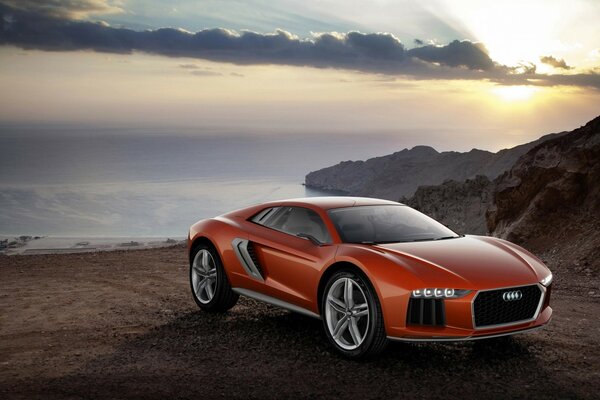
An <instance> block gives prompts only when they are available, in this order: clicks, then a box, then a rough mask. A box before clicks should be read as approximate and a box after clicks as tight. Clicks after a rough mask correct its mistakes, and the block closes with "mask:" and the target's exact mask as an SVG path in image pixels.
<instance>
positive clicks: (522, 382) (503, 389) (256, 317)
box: [0, 247, 600, 400]
mask: <svg viewBox="0 0 600 400" xmlns="http://www.w3.org/2000/svg"><path fill="white" fill-rule="evenodd" d="M552 267H553V268H554V272H555V277H556V278H555V287H554V291H553V308H554V311H555V316H554V319H553V321H552V322H551V323H550V325H548V326H547V327H546V328H545V329H542V330H539V331H536V332H531V333H528V334H523V335H520V336H515V337H514V338H512V339H507V340H495V341H479V342H468V343H460V344H419V345H417V344H402V343H394V344H392V345H390V346H389V347H388V349H387V351H386V352H385V353H384V354H383V355H382V356H380V357H378V358H376V359H373V360H368V361H362V362H356V361H348V360H346V359H343V358H341V357H339V356H338V355H337V354H336V353H334V352H333V351H332V349H331V347H330V346H329V344H328V343H327V341H326V338H325V335H324V333H323V331H322V326H321V322H320V321H318V320H313V319H310V318H307V317H303V316H300V315H296V314H291V313H289V312H287V311H283V310H279V309H276V308H274V307H271V306H267V305H263V304H259V303H257V302H255V301H252V300H248V299H243V298H242V299H240V301H239V303H238V305H237V306H236V307H234V308H233V309H232V310H231V311H230V312H229V313H227V314H224V315H214V314H208V313H204V312H201V311H200V310H198V309H197V307H196V306H195V304H194V302H193V301H192V298H191V294H190V293H189V287H188V281H187V262H186V255H185V250H184V249H183V248H181V247H174V248H165V249H152V250H130V251H115V252H103V253H88V254H70V255H69V254H55V255H28V256H11V257H7V256H0V282H2V286H1V288H2V290H1V293H0V297H1V302H0V366H1V368H0V397H1V398H3V399H31V398H44V399H49V398H107V399H108V398H110V399H112V398H126V397H135V398H150V399H163V398H172V397H178V398H196V399H198V398H201V399H212V398H228V399H229V398H364V399H369V398H398V397H406V398H454V397H459V398H474V397H477V398H484V397H485V398H487V399H494V398H498V399H503V400H504V399H507V398H542V397H552V398H590V399H591V398H597V395H598V393H599V392H600V366H599V365H600V320H599V319H598V318H597V316H598V315H599V314H600V288H599V284H598V276H597V275H596V272H594V271H590V272H589V273H587V274H579V273H573V272H572V271H571V270H570V266H568V265H556V266H552Z"/></svg>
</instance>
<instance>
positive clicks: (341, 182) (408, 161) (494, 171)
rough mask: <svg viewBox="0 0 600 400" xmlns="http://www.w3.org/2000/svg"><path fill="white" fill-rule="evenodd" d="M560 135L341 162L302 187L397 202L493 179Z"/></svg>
mask: <svg viewBox="0 0 600 400" xmlns="http://www.w3.org/2000/svg"><path fill="white" fill-rule="evenodd" d="M562 134H564V133H559V134H551V135H546V136H544V137H542V138H540V139H538V140H536V141H534V142H531V143H526V144H523V145H520V146H516V147H513V148H511V149H505V150H501V151H499V152H498V153H492V152H489V151H483V150H477V149H473V150H471V151H469V152H466V153H460V152H456V151H446V152H441V153H440V152H438V151H436V150H435V149H433V148H432V147H429V146H416V147H413V148H412V149H410V150H409V149H404V150H402V151H399V152H396V153H394V154H390V155H387V156H383V157H375V158H371V159H369V160H367V161H344V162H341V163H339V164H337V165H334V166H331V167H327V168H323V169H321V170H318V171H313V172H310V173H309V174H308V175H306V178H305V185H306V186H308V187H313V188H317V189H320V190H329V191H336V192H340V193H346V194H350V195H355V196H368V197H379V198H384V199H389V200H397V199H399V198H400V197H403V196H412V195H413V193H414V192H415V191H416V190H417V188H418V187H419V186H423V185H438V184H441V183H443V182H445V181H447V180H455V181H459V182H464V181H465V180H466V179H473V178H475V177H476V176H477V175H484V176H487V177H488V178H490V179H494V178H496V177H497V176H498V175H500V174H502V173H503V172H504V171H506V170H507V169H509V168H510V167H511V166H512V165H513V164H514V162H515V161H516V160H517V159H518V158H519V157H520V156H521V155H523V154H525V153H526V152H527V151H528V150H529V149H531V148H532V147H534V146H536V145H537V144H539V143H542V142H544V141H546V140H548V139H550V138H553V137H557V136H560V135H562Z"/></svg>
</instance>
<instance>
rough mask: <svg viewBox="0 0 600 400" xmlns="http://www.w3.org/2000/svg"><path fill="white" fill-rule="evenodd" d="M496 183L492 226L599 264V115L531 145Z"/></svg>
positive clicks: (541, 249)
mask: <svg viewBox="0 0 600 400" xmlns="http://www.w3.org/2000/svg"><path fill="white" fill-rule="evenodd" d="M495 184H496V189H495V191H494V194H493V206H492V207H490V209H489V210H488V212H487V225H488V229H489V231H490V232H492V233H493V234H494V235H495V236H499V237H502V238H506V239H508V240H511V241H514V242H516V243H518V244H521V245H523V246H525V247H526V248H528V249H530V250H532V251H534V252H536V253H539V254H544V253H551V254H555V255H556V257H557V258H560V259H563V260H566V261H565V262H567V263H569V264H570V265H573V264H574V263H583V264H585V265H587V264H588V263H589V264H590V265H592V266H593V267H594V268H593V269H594V270H596V271H598V270H599V269H600V266H599V263H598V260H599V259H600V235H598V232H599V231H600V117H597V118H595V119H594V120H592V121H590V122H588V123H587V124H586V125H585V126H583V127H581V128H579V129H576V130H574V131H572V132H570V133H568V134H566V135H563V136H560V137H557V138H553V139H551V140H548V141H546V142H544V143H541V144H539V145H537V146H536V147H534V148H532V149H531V150H530V151H529V152H527V153H526V154H525V155H523V156H522V157H521V158H520V159H519V160H518V161H517V162H516V164H515V165H514V166H513V167H512V168H511V169H510V170H509V171H507V172H506V173H504V174H503V175H502V176H500V177H498V179H497V180H496V181H495Z"/></svg>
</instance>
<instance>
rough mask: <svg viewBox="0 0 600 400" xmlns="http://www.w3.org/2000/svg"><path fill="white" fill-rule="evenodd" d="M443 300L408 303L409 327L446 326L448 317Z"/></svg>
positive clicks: (416, 300) (412, 301)
mask: <svg viewBox="0 0 600 400" xmlns="http://www.w3.org/2000/svg"><path fill="white" fill-rule="evenodd" d="M445 314H446V313H445V310H444V300H442V299H413V298H411V299H410V300H409V301H408V313H407V318H406V320H407V321H406V322H407V324H408V325H429V326H444V324H445V323H446V315H445Z"/></svg>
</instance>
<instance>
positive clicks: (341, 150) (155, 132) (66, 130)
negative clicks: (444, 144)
mask: <svg viewBox="0 0 600 400" xmlns="http://www.w3.org/2000/svg"><path fill="white" fill-rule="evenodd" d="M403 147H406V146H402V138H401V137H398V136H395V135H391V134H382V135H358V134H353V135H349V134H340V133H335V134H333V133H330V134H318V133H314V134H302V135H301V134H277V133H276V132H270V133H268V134H260V133H246V132H239V133H238V132H230V131H227V132H225V131H213V130H211V129H206V128H204V129H193V128H178V129H170V128H139V127H102V126H90V125H85V126H79V125H73V124H69V125H65V124H63V125H60V124H54V125H52V124H20V123H0V235H6V236H10V235H35V236H38V235H39V236H48V235H50V236H71V237H77V236H79V237H103V236H119V237H121V236H127V237H154V236H156V237H169V236H172V237H185V236H186V235H187V231H188V228H189V226H190V225H191V224H193V223H194V222H196V221H198V220H200V219H203V218H209V217H213V216H216V215H219V214H222V213H225V212H227V211H231V210H234V209H238V208H241V207H245V206H248V205H252V204H257V203H261V202H265V201H271V200H278V199H284V198H295V197H305V196H308V197H311V196H322V195H331V193H325V192H320V191H316V190H311V189H309V188H306V187H304V186H303V185H302V183H303V182H304V177H305V175H306V174H307V173H308V172H310V171H314V170H317V169H320V168H323V167H327V166H330V165H334V164H337V163H339V162H340V161H344V160H361V159H367V158H370V157H374V156H379V155H385V154H389V153H392V152H394V151H397V150H401V149H402V148H403Z"/></svg>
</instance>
